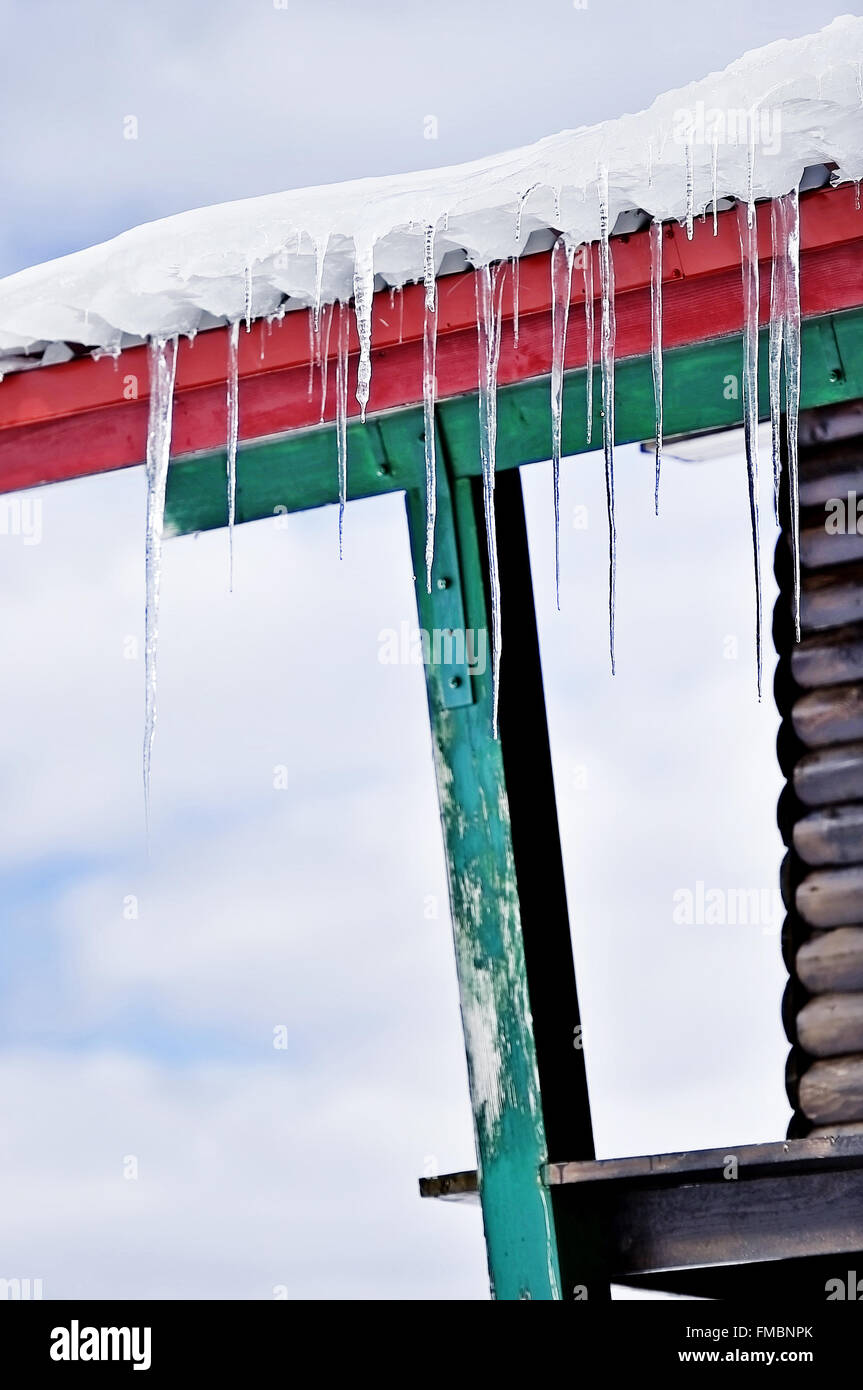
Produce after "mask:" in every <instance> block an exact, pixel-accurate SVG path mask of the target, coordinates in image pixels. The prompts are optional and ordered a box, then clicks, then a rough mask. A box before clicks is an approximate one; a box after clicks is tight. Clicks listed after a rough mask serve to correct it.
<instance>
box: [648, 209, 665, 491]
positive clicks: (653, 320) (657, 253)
mask: <svg viewBox="0 0 863 1390" xmlns="http://www.w3.org/2000/svg"><path fill="white" fill-rule="evenodd" d="M662 235H663V227H662V223H661V222H651V224H650V363H651V367H652V370H653V402H654V408H655V414H656V481H655V483H654V490H653V507H654V511H655V512H656V515H657V516H659V471H660V468H661V467H662Z"/></svg>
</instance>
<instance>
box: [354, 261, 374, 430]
mask: <svg viewBox="0 0 863 1390" xmlns="http://www.w3.org/2000/svg"><path fill="white" fill-rule="evenodd" d="M374 261H375V251H374V245H373V244H372V242H361V243H360V245H359V246H358V247H357V248H356V259H355V261H354V313H355V315H356V320H357V336H358V337H359V340H360V358H359V363H358V365H357V400H358V402H359V406H360V417H361V419H362V420H363V422H364V423H365V418H366V406H367V405H368V401H369V391H370V389H371V380H372V301H373V299H374V292H375V268H374Z"/></svg>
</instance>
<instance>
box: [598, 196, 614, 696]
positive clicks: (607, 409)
mask: <svg viewBox="0 0 863 1390" xmlns="http://www.w3.org/2000/svg"><path fill="white" fill-rule="evenodd" d="M608 217H609V209H608V170H607V169H605V168H604V169H603V170H602V172H601V175H600V180H599V227H600V255H599V283H600V290H601V293H602V324H601V332H600V367H601V374H602V451H603V454H604V456H605V495H606V504H607V507H608V648H609V653H610V656H611V674H612V675H614V611H615V591H616V587H617V527H616V523H615V516H614V343H615V337H616V319H615V312H614V261H613V260H612V256H611V242H610V228H609V225H608Z"/></svg>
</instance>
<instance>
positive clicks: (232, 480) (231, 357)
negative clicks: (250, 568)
mask: <svg viewBox="0 0 863 1390" xmlns="http://www.w3.org/2000/svg"><path fill="white" fill-rule="evenodd" d="M239 346H240V321H239V319H234V322H233V323H232V324H231V331H230V333H229V334H228V401H227V405H228V457H227V481H228V588H229V590H230V591H231V593H233V592H234V522H235V521H236V517H237V441H238V439H239V433H240V372H239Z"/></svg>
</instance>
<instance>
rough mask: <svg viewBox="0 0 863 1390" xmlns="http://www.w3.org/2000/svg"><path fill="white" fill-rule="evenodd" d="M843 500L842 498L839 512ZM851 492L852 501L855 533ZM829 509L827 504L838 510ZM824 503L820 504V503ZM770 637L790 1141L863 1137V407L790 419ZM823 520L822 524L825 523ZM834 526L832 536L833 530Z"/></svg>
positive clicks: (823, 411)
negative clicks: (795, 522)
mask: <svg viewBox="0 0 863 1390" xmlns="http://www.w3.org/2000/svg"><path fill="white" fill-rule="evenodd" d="M849 494H850V495H851V500H850V505H849ZM855 496H859V498H860V517H859V525H860V530H859V531H858V529H857V524H858V516H857V509H856V506H855ZM834 499H840V500H841V502H842V504H843V508H842V512H840V511H839V509H838V508H837V507H836V505H835V501H834ZM831 504H832V505H831ZM781 516H782V521H783V526H782V534H781V536H780V538H779V542H778V544H777V548H776V577H777V580H778V582H779V589H780V593H779V598H778V600H777V604H776V608H775V611H774V618H773V635H774V640H775V643H776V650H777V653H778V655H779V662H778V666H777V669H776V680H775V694H776V702H777V705H778V708H779V712H780V714H781V716H782V723H781V726H780V730H779V737H778V753H779V760H780V764H781V767H782V771H783V773H784V775H785V778H786V783H785V787H784V789H783V792H782V794H781V796H780V799H779V808H778V820H779V828H780V830H781V831H782V837H783V840H784V841H785V845H786V847H787V854H786V857H785V861H784V863H783V866H782V892H783V898H784V901H785V907H786V911H787V916H786V918H785V923H784V926H783V933H782V949H783V956H784V959H785V963H786V965H787V967H788V972H789V976H790V978H789V981H788V985H787V988H786V991H785V997H784V999H783V1008H782V1013H783V1021H784V1024H785V1030H786V1032H787V1034H788V1038H789V1041H790V1043H791V1053H790V1055H789V1058H788V1066H787V1068H786V1087H787V1090H788V1098H789V1100H790V1102H791V1105H792V1106H793V1108H794V1114H793V1117H792V1120H791V1124H790V1126H789V1131H788V1132H789V1137H792V1138H799V1137H802V1136H803V1135H807V1134H813V1135H828V1134H861V1133H863V406H861V403H859V402H856V403H854V404H852V405H848V406H842V407H833V406H831V407H828V408H825V409H823V410H813V411H809V412H807V413H805V414H804V415H802V416H801V419H800V558H801V626H802V631H801V641H800V643H799V644H797V643H796V642H795V641H794V629H793V613H792V567H791V549H790V538H789V527H788V519H789V507H788V496H787V491H786V492H785V493H784V495H783V497H782V501H781ZM830 518H832V520H831V524H830V526H828V524H827V522H828V519H830ZM836 519H838V520H839V522H840V527H841V529H838V530H834V529H833V528H834V526H835V524H836Z"/></svg>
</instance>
